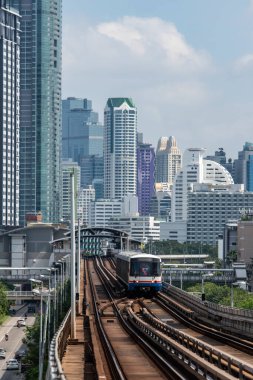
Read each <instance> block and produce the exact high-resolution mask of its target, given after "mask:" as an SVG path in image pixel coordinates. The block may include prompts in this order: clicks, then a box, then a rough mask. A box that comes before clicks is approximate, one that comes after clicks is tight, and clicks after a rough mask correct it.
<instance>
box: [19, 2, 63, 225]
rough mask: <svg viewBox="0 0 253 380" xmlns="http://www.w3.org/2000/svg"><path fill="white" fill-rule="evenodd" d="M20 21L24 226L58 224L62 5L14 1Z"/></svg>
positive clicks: (21, 184)
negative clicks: (35, 217)
mask: <svg viewBox="0 0 253 380" xmlns="http://www.w3.org/2000/svg"><path fill="white" fill-rule="evenodd" d="M12 1H13V5H14V6H15V7H16V8H17V9H18V10H19V12H20V15H21V16H22V17H21V30H22V33H21V41H20V49H21V53H20V88H21V90H20V99H21V100H20V224H21V225H23V224H24V223H25V215H26V214H27V213H34V214H36V213H37V211H41V212H42V216H43V221H44V222H57V221H59V219H60V210H61V207H60V158H61V50H62V49H61V37H62V35H61V34H62V1H61V0H22V1H20V0H12Z"/></svg>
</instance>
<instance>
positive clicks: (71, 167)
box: [61, 159, 80, 223]
mask: <svg viewBox="0 0 253 380" xmlns="http://www.w3.org/2000/svg"><path fill="white" fill-rule="evenodd" d="M71 173H73V174H74V194H76V195H77V196H76V197H75V215H76V221H77V217H78V216H77V200H78V197H79V194H80V166H79V165H78V164H77V162H74V161H72V160H71V159H69V160H68V161H63V162H62V176H61V177H62V186H61V203H62V219H63V221H64V222H67V223H70V221H71V204H72V189H71Z"/></svg>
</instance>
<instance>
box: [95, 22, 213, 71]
mask: <svg viewBox="0 0 253 380" xmlns="http://www.w3.org/2000/svg"><path fill="white" fill-rule="evenodd" d="M97 30H98V32H99V33H101V34H103V35H104V36H106V37H108V38H110V39H111V40H115V41H118V42H119V43H121V44H123V45H125V46H127V48H129V49H130V50H131V51H132V52H133V53H134V54H136V55H140V56H142V57H146V56H150V55H151V56H153V59H157V58H159V59H160V60H161V62H162V63H163V64H164V65H166V66H168V67H170V68H171V69H173V70H182V69H183V70H187V71H189V70H203V69H206V68H208V66H209V65H210V59H209V57H208V55H207V54H206V53H204V52H201V51H196V50H195V49H193V48H192V47H191V46H190V45H189V44H188V43H187V42H186V40H185V38H184V36H183V35H182V34H180V33H179V32H178V30H177V28H176V27H175V25H174V24H172V23H169V22H165V21H163V20H161V19H159V18H146V19H145V18H137V17H124V18H122V19H120V20H119V21H116V22H108V23H103V24H100V25H98V27H97Z"/></svg>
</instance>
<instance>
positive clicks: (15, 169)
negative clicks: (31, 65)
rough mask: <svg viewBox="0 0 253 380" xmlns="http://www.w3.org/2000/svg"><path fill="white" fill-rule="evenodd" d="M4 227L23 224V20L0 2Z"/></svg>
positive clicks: (0, 216)
mask: <svg viewBox="0 0 253 380" xmlns="http://www.w3.org/2000/svg"><path fill="white" fill-rule="evenodd" d="M0 19H1V28H0V60H1V65H0V83H1V86H0V140H1V149H0V180H1V186H0V225H1V226H17V225H18V224H19V196H20V192H19V180H20V177H19V168H20V165H19V164H20V156H19V147H20V146H19V136H20V119H19V116H20V17H19V14H18V12H17V10H16V9H14V8H12V7H10V5H9V2H6V1H1V2H0Z"/></svg>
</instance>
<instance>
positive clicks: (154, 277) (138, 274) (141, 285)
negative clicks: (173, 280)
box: [116, 251, 162, 292]
mask: <svg viewBox="0 0 253 380" xmlns="http://www.w3.org/2000/svg"><path fill="white" fill-rule="evenodd" d="M116 276H117V278H118V279H119V280H120V281H121V282H122V283H123V284H124V285H125V286H126V287H127V290H128V291H130V292H134V291H137V290H139V291H148V292H157V291H159V290H160V289H161V287H162V280H161V259H160V257H158V256H154V255H150V254H147V253H142V252H136V251H122V252H120V253H118V254H117V255H116Z"/></svg>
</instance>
